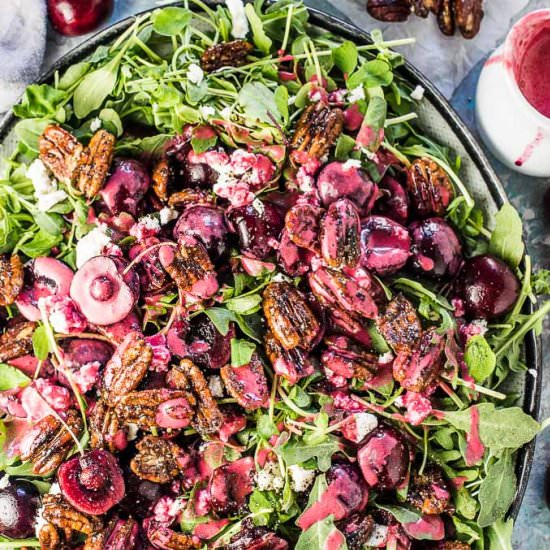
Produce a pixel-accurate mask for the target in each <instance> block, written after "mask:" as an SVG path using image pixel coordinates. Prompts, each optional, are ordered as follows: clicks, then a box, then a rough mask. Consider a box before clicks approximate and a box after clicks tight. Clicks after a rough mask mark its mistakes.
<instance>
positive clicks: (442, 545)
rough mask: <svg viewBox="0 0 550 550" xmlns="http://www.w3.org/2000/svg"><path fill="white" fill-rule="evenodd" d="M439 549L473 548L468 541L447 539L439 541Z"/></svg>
mask: <svg viewBox="0 0 550 550" xmlns="http://www.w3.org/2000/svg"><path fill="white" fill-rule="evenodd" d="M436 548H437V550H471V548H472V547H471V546H470V545H469V544H468V543H467V542H460V541H458V540H445V541H442V542H439V543H438V544H437V546H436Z"/></svg>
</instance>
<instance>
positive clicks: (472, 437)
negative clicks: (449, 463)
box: [466, 407, 485, 466]
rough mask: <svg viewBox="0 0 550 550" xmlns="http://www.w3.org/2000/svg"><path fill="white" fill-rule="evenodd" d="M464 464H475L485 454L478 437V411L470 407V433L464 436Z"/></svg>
mask: <svg viewBox="0 0 550 550" xmlns="http://www.w3.org/2000/svg"><path fill="white" fill-rule="evenodd" d="M466 443H467V447H466V464H467V465H468V466H472V465H473V464H477V463H478V462H479V461H480V460H481V459H482V458H483V453H484V452H485V447H484V445H483V443H482V442H481V439H480V437H479V409H478V408H477V407H472V408H471V412H470V431H469V433H467V434H466Z"/></svg>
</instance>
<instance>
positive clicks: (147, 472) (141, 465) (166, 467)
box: [130, 435, 185, 483]
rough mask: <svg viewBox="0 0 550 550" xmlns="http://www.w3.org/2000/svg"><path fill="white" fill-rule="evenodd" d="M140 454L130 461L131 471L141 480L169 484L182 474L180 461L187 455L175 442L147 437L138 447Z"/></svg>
mask: <svg viewBox="0 0 550 550" xmlns="http://www.w3.org/2000/svg"><path fill="white" fill-rule="evenodd" d="M136 449H137V450H138V453H137V454H136V456H135V457H134V458H133V459H132V460H131V461H130V469H131V470H132V472H134V474H136V475H137V476H138V477H139V478H140V479H146V480H147V481H152V482H153V483H168V482H170V481H172V480H173V479H174V478H176V477H177V475H178V474H179V473H180V468H179V466H178V459H180V460H181V459H182V458H183V457H184V456H185V455H184V452H183V450H182V449H181V448H180V447H178V446H177V445H176V444H175V443H174V442H173V441H170V440H168V439H162V438H160V437H155V436H152V435H146V436H145V437H143V438H142V439H141V441H140V442H139V443H138V444H137V445H136Z"/></svg>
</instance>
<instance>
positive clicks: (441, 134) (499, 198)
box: [0, 0, 542, 518]
mask: <svg viewBox="0 0 550 550" xmlns="http://www.w3.org/2000/svg"><path fill="white" fill-rule="evenodd" d="M216 3H219V2H216V1H213V0H206V4H208V5H210V6H214V5H215V4H216ZM177 4H178V2H174V5H177ZM147 11H152V10H147ZM147 11H146V12H143V13H147ZM309 13H310V21H311V23H313V24H314V25H317V26H318V27H321V28H323V29H326V30H329V31H331V32H332V33H334V34H335V35H338V36H340V37H342V38H345V39H347V40H351V41H353V42H355V43H356V44H366V43H370V42H371V40H370V37H369V35H368V33H366V32H364V31H362V30H361V29H359V28H357V27H355V26H353V25H351V24H350V23H346V22H345V21H342V20H341V19H338V18H337V17H334V16H332V15H329V14H327V13H324V12H322V11H319V10H317V9H314V8H309ZM138 15H141V14H138ZM134 20H135V17H129V18H127V19H124V20H123V21H120V22H119V23H116V24H114V25H112V26H111V27H109V28H107V29H105V30H103V31H101V32H100V33H98V34H96V35H95V36H92V37H91V38H89V39H88V40H86V41H85V42H84V43H83V44H81V45H80V46H78V47H77V48H75V49H74V50H72V51H70V52H69V53H67V54H66V55H65V56H63V57H62V58H61V59H59V60H58V61H57V62H56V63H55V64H54V65H53V67H52V68H51V69H50V70H49V71H48V72H47V73H46V74H44V75H43V76H42V77H41V78H40V79H39V83H45V82H48V83H49V82H51V81H52V80H53V75H54V73H55V71H60V72H63V71H65V70H66V69H67V68H68V67H69V66H70V65H72V64H74V63H78V62H79V61H82V60H83V59H85V58H86V57H87V56H89V55H90V54H91V53H92V52H93V51H94V50H95V48H97V47H98V46H100V45H103V44H107V43H109V42H111V41H113V40H115V39H116V38H117V37H118V36H119V35H120V34H121V33H122V32H123V31H124V30H126V29H127V28H128V27H129V26H130V25H131V24H132V23H133V22H134ZM399 72H400V74H401V75H402V76H403V77H405V78H406V79H407V80H408V81H409V82H410V83H411V84H412V85H413V86H416V85H421V86H422V87H424V89H425V90H426V92H425V99H424V101H422V102H421V106H420V108H419V110H418V114H419V117H420V122H421V123H422V125H423V127H424V129H425V131H426V133H427V134H428V135H431V136H433V137H434V138H435V139H436V140H437V141H439V142H441V143H443V144H445V145H448V146H449V147H451V148H452V149H453V150H454V151H456V152H457V153H458V154H459V155H461V157H462V169H461V175H462V177H463V180H464V182H465V183H466V185H467V187H468V189H469V191H470V192H471V194H472V196H473V197H474V198H475V200H476V203H477V204H478V206H480V207H481V208H482V209H483V210H484V213H485V218H486V220H488V223H489V225H490V224H491V222H492V220H493V218H494V214H495V213H496V211H497V210H498V209H499V208H500V206H502V204H503V203H505V202H507V198H506V193H505V192H504V189H503V187H502V184H501V183H500V181H499V180H498V178H497V176H496V174H495V172H494V171H493V169H492V167H491V165H490V164H489V161H488V160H487V158H486V157H485V154H484V153H483V151H482V149H481V147H480V146H479V144H478V143H477V142H476V140H475V139H474V137H473V136H472V134H471V133H470V131H469V130H468V128H467V127H466V125H465V124H464V122H463V121H462V120H461V119H460V117H459V116H458V114H457V113H456V112H455V111H454V110H453V108H452V107H451V106H450V105H449V103H448V102H447V101H446V99H445V98H444V97H443V96H442V95H441V93H440V92H439V91H438V90H437V89H436V88H435V86H434V85H433V84H432V83H431V82H430V81H429V80H428V79H427V78H426V77H425V76H424V75H423V74H422V73H420V72H419V71H418V70H417V69H415V68H414V67H413V66H412V65H411V64H409V63H406V64H405V65H404V66H403V67H400V68H399ZM15 122H16V119H15V117H14V116H13V115H12V114H11V113H10V114H8V115H6V116H5V117H4V119H3V120H2V121H1V122H0V158H1V157H2V156H4V155H6V154H9V153H10V152H11V148H12V147H13V144H14V139H15V138H14V136H13V132H12V130H13V127H14V125H15ZM533 309H534V306H533V305H532V304H531V303H530V302H528V303H527V305H526V311H525V313H531V312H532V311H533ZM525 363H526V365H527V367H528V369H529V372H528V373H526V375H525V376H521V377H517V378H515V379H513V378H512V379H511V380H510V389H511V390H513V391H518V392H519V393H520V395H522V396H523V410H524V411H525V412H526V413H528V414H530V415H531V416H533V417H534V418H535V419H537V420H538V416H539V408H540V399H541V388H542V384H541V381H542V355H541V340H540V338H538V337H536V336H535V334H534V333H533V332H530V333H528V334H527V336H526V339H525ZM534 449H535V443H534V441H533V442H531V443H529V444H528V445H526V446H525V447H523V449H521V450H520V451H519V453H518V457H517V464H516V470H517V476H518V486H517V493H516V496H515V500H514V503H513V505H512V508H511V510H510V515H511V516H512V517H514V518H515V517H516V516H517V514H518V511H519V508H520V505H521V501H522V499H523V495H524V493H525V489H526V488H527V481H528V479H529V473H530V471H531V463H532V460H533V455H534Z"/></svg>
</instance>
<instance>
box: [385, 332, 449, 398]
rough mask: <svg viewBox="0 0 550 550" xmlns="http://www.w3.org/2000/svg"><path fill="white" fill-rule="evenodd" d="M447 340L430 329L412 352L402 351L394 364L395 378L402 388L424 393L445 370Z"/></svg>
mask: <svg viewBox="0 0 550 550" xmlns="http://www.w3.org/2000/svg"><path fill="white" fill-rule="evenodd" d="M444 349H445V339H444V338H443V336H441V334H438V333H437V332H436V329H435V328H433V327H432V328H429V329H428V330H426V331H425V332H424V334H422V336H421V338H420V343H419V344H418V346H417V347H416V348H415V349H413V350H412V351H402V352H400V353H398V354H397V357H396V358H395V360H394V362H393V377H394V378H395V380H397V381H398V382H399V383H400V384H401V387H403V388H405V389H406V390H409V391H412V392H421V391H424V390H425V389H426V388H427V387H428V386H429V385H430V384H431V383H432V382H433V381H434V380H435V379H436V378H437V377H438V376H439V373H440V372H441V369H442V368H443V350H444Z"/></svg>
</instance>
